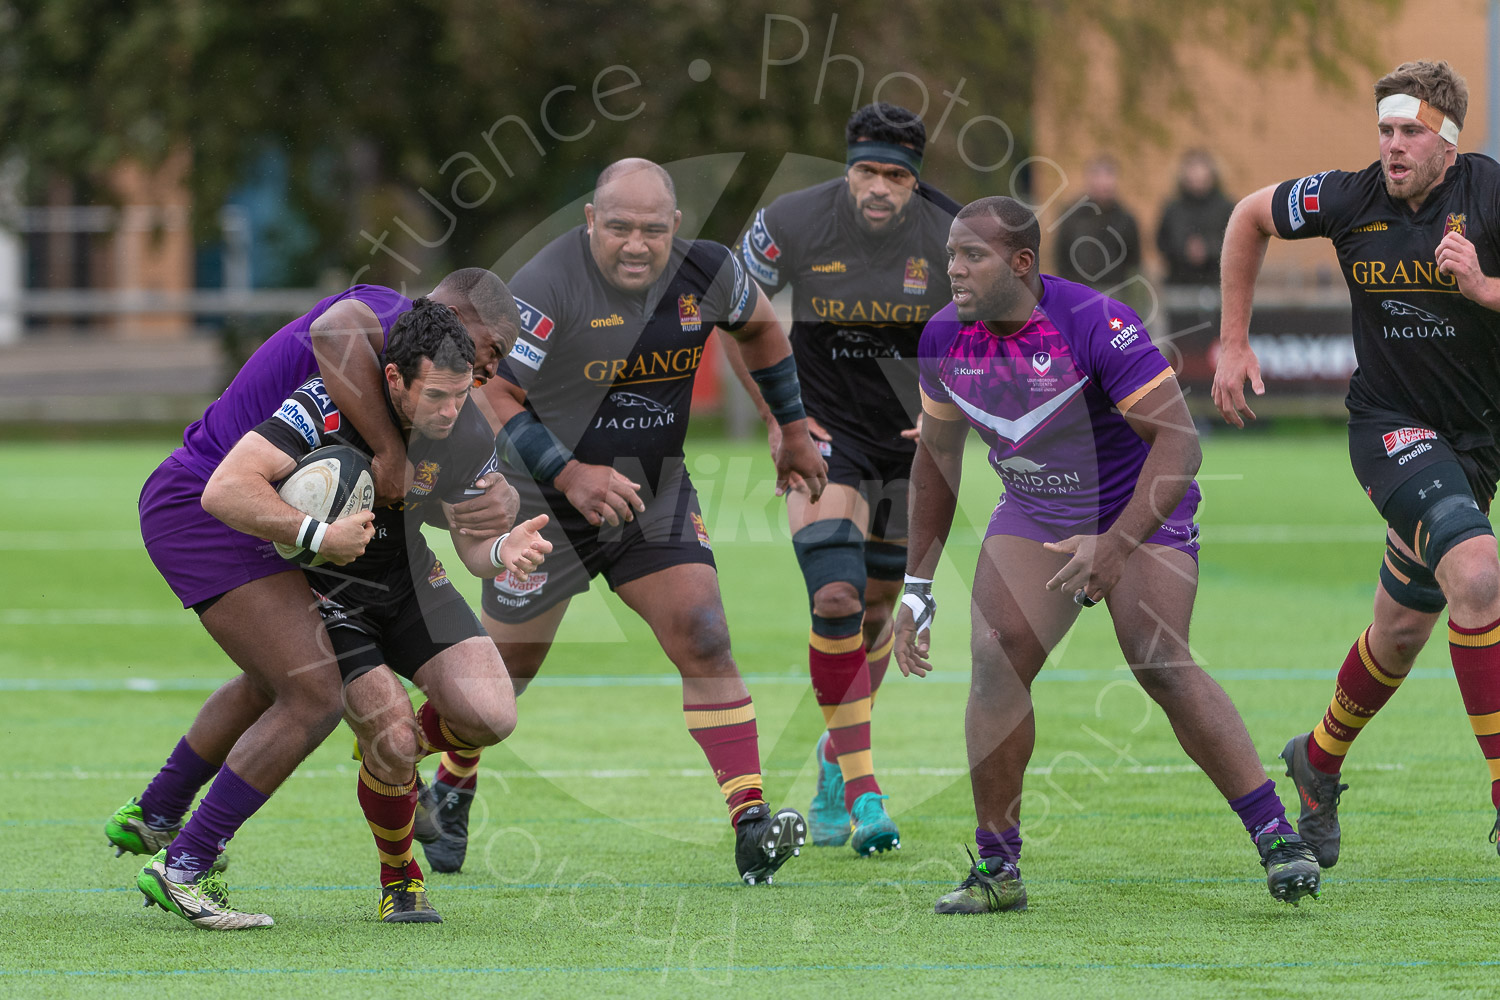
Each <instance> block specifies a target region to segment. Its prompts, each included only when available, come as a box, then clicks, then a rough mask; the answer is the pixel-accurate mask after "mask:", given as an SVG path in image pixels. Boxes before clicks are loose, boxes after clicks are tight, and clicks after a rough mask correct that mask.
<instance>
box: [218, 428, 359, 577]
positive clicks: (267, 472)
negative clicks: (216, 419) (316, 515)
mask: <svg viewBox="0 0 1500 1000" xmlns="http://www.w3.org/2000/svg"><path fill="white" fill-rule="evenodd" d="M296 465H297V463H296V462H295V461H293V459H292V458H291V456H290V455H288V454H287V453H286V452H284V451H282V450H281V449H280V448H277V447H276V446H275V445H273V444H272V443H271V442H270V441H268V440H266V439H265V438H264V437H262V436H261V435H260V434H258V433H257V432H255V431H250V432H249V433H247V434H246V435H245V436H244V437H242V438H240V440H239V441H238V443H236V444H235V446H234V447H233V448H231V449H230V450H229V454H227V455H225V456H224V460H223V461H222V462H220V463H219V467H218V468H217V469H215V470H214V474H213V475H212V476H211V477H210V478H209V480H208V485H207V486H205V487H204V488H203V509H204V510H206V511H208V513H210V514H212V515H213V516H214V517H216V518H218V519H219V520H220V521H223V522H224V523H225V524H227V525H229V526H230V527H231V528H233V529H234V530H236V531H241V532H244V533H245V534H247V535H254V536H255V537H256V538H264V539H265V540H266V541H269V542H282V543H284V544H286V545H298V544H299V540H298V537H297V536H298V533H299V531H300V530H301V528H302V522H303V520H304V519H305V518H306V517H307V515H305V514H303V513H302V512H301V511H300V510H297V509H296V508H295V507H293V506H291V505H290V504H288V503H287V502H286V501H284V500H282V499H281V497H279V496H277V494H276V487H275V486H273V485H272V484H273V483H275V482H278V481H280V480H282V479H285V478H286V476H287V474H288V473H290V472H291V471H292V469H293V468H295V467H296ZM374 520H375V515H374V514H373V513H371V512H370V511H360V512H359V513H357V514H350V515H349V516H348V517H345V518H340V519H339V520H337V521H334V522H333V523H331V524H329V525H328V530H327V532H325V533H324V536H323V540H322V542H321V544H319V545H318V547H317V551H318V553H319V554H320V555H322V556H324V557H325V558H327V559H328V561H329V562H332V563H335V564H337V565H340V566H342V565H344V564H346V563H350V562H353V561H354V560H355V559H358V558H359V557H360V556H361V555H363V554H364V551H365V546H366V545H367V544H369V541H370V537H371V536H372V535H373V534H374V533H375V528H374V526H373V524H372V522H373V521H374Z"/></svg>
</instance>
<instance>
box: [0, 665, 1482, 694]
mask: <svg viewBox="0 0 1500 1000" xmlns="http://www.w3.org/2000/svg"><path fill="white" fill-rule="evenodd" d="M1205 669H1206V670H1207V671H1208V673H1209V674H1210V675H1211V676H1213V677H1214V678H1215V679H1216V680H1221V681H1225V680H1227V681H1326V680H1328V679H1329V678H1330V677H1331V676H1332V673H1333V672H1332V671H1330V670H1315V669H1310V668H1301V667H1286V668H1274V667H1273V668H1242V667H1237V668H1234V669H1226V670H1215V669H1213V667H1212V666H1207V667H1205ZM1125 676H1126V672H1125V671H1124V670H1077V669H1068V668H1055V669H1053V668H1047V669H1044V670H1043V671H1042V672H1041V673H1040V674H1038V675H1037V679H1036V681H1035V683H1038V684H1087V683H1090V682H1097V681H1104V680H1115V679H1119V678H1123V677H1125ZM1407 676H1408V679H1409V680H1435V679H1438V678H1448V677H1452V676H1453V671H1452V670H1451V669H1449V668H1447V667H1415V668H1413V669H1412V671H1411V673H1410V674H1408V675H1407ZM744 679H745V682H746V683H747V684H752V685H757V686H761V685H790V686H793V687H805V686H806V685H807V683H808V679H807V676H806V675H805V674H804V675H793V674H745V675H744ZM226 680H228V677H220V678H216V679H203V678H195V677H184V678H168V679H162V680H158V679H154V678H149V677H131V678H122V679H119V680H116V679H113V678H111V679H103V680H101V679H94V678H84V677H78V678H58V679H52V678H34V677H3V678H0V691H4V692H70V691H80V692H102V693H113V692H118V691H136V692H142V693H150V692H155V691H215V690H218V688H219V687H220V686H221V685H222V684H223V683H224V682H225V681H226ZM531 683H532V685H533V686H539V687H563V688H609V687H674V688H675V687H678V686H680V685H681V684H682V678H680V677H678V676H676V675H675V674H671V675H668V674H661V675H650V676H645V677H630V676H625V677H538V678H537V679H536V680H534V681H532V682H531ZM922 683H924V684H967V683H969V673H968V671H967V670H958V669H954V670H949V671H935V672H933V673H930V674H928V675H927V676H926V677H924V678H923V679H922Z"/></svg>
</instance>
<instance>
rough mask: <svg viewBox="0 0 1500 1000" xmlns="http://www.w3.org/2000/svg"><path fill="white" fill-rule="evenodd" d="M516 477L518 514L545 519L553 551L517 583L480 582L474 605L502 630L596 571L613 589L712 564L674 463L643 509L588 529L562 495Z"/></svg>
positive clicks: (585, 583)
mask: <svg viewBox="0 0 1500 1000" xmlns="http://www.w3.org/2000/svg"><path fill="white" fill-rule="evenodd" d="M518 479H519V477H518ZM518 479H511V480H510V481H511V483H512V484H513V485H514V486H515V487H516V490H517V492H519V493H520V494H521V512H520V515H519V516H520V517H521V518H528V517H535V516H536V515H537V513H538V512H545V513H547V514H549V515H550V519H549V520H548V522H547V526H546V527H545V528H543V529H542V536H543V537H544V538H546V539H547V540H548V541H549V542H551V543H552V551H551V552H550V553H548V555H547V560H546V562H544V563H543V564H542V567H541V569H539V570H538V571H537V572H535V573H532V574H530V575H528V576H527V578H526V579H525V580H524V581H520V580H517V579H515V577H513V576H512V575H511V574H510V573H502V574H501V575H500V576H497V577H496V578H495V579H494V580H491V581H489V582H487V583H486V584H485V587H484V593H483V596H482V598H481V601H480V603H481V606H482V607H483V608H484V613H485V614H487V615H489V616H490V617H491V618H494V619H495V620H496V621H500V622H504V623H505V624H507V625H515V624H519V623H521V622H524V621H530V620H531V619H532V618H535V617H536V616H537V615H539V614H541V613H542V612H543V611H546V610H547V609H549V608H551V607H553V606H554V605H556V604H557V603H558V602H560V601H565V600H567V599H569V598H571V597H576V596H577V595H579V594H581V593H583V592H584V591H586V590H588V589H589V581H590V580H592V579H593V578H594V577H596V576H598V575H599V574H601V573H602V574H604V580H605V582H606V583H608V584H609V587H610V589H611V590H614V589H616V588H618V587H620V586H621V585H622V584H626V583H629V582H630V581H632V580H637V579H640V578H641V577H643V576H647V575H649V574H651V573H656V572H659V571H661V570H664V569H668V568H670V567H672V566H683V565H687V564H691V563H699V564H702V565H706V566H714V565H715V564H714V553H713V546H712V543H710V541H709V538H708V528H707V527H706V526H705V525H704V523H703V511H702V509H701V508H700V507H699V506H698V493H697V491H696V490H694V489H693V483H692V480H691V479H689V477H688V474H687V470H686V469H684V468H683V467H682V460H681V459H675V460H669V464H668V465H666V466H664V467H663V470H662V474H661V477H660V486H659V487H658V489H657V491H656V493H655V495H654V496H651V497H645V498H643V499H645V500H646V510H645V512H644V513H641V514H637V515H636V517H635V520H633V521H628V522H626V523H624V524H620V525H615V526H610V525H608V524H601V525H599V526H598V527H595V526H594V525H592V524H589V522H588V520H587V519H586V518H585V517H584V516H583V515H582V514H580V513H579V512H578V510H577V509H576V508H575V507H574V506H573V505H572V504H570V503H568V498H567V497H566V496H564V495H563V494H561V493H559V492H558V491H556V490H554V489H551V488H550V487H548V488H546V489H540V488H538V486H537V484H536V483H535V482H532V481H530V480H524V479H522V480H520V481H518Z"/></svg>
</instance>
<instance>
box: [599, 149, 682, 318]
mask: <svg viewBox="0 0 1500 1000" xmlns="http://www.w3.org/2000/svg"><path fill="white" fill-rule="evenodd" d="M583 217H584V219H585V220H586V222H587V223H588V236H589V250H590V251H591V252H592V253H593V255H594V263H595V264H597V265H599V273H600V274H601V275H603V277H604V280H605V281H608V282H609V283H610V284H611V285H614V286H615V287H616V288H618V289H620V290H621V291H626V292H644V291H645V290H646V289H648V288H650V287H651V285H652V284H654V283H655V282H656V280H657V279H658V278H660V277H661V275H662V272H664V271H665V270H666V269H667V265H668V263H669V262H670V260H671V255H672V237H674V236H676V235H677V227H678V226H680V225H681V224H682V213H681V212H679V211H677V191H676V189H675V188H674V187H673V185H672V177H671V175H670V174H668V173H667V172H666V171H665V170H663V169H662V168H661V167H660V166H658V165H656V164H655V163H652V162H651V161H650V160H642V159H635V158H632V159H628V160H619V161H617V162H615V163H611V164H610V165H609V166H607V167H605V168H604V172H603V173H601V174H600V175H599V182H598V185H597V186H596V187H595V188H594V200H593V202H591V203H590V204H588V205H585V206H583Z"/></svg>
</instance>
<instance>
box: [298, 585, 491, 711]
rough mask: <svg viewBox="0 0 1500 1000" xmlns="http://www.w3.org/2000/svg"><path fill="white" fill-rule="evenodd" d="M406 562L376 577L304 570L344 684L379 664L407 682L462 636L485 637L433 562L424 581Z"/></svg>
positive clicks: (457, 594) (454, 644) (467, 606)
mask: <svg viewBox="0 0 1500 1000" xmlns="http://www.w3.org/2000/svg"><path fill="white" fill-rule="evenodd" d="M408 567H409V564H408V563H407V562H406V561H405V560H402V561H401V564H400V566H399V567H398V568H397V569H396V570H393V571H392V572H391V573H390V574H388V575H387V576H386V577H384V578H382V579H381V580H380V581H363V580H353V579H352V578H349V577H339V576H337V575H336V574H337V568H336V567H334V568H333V572H326V571H321V570H304V571H303V572H304V573H305V574H306V576H307V579H308V582H309V583H311V584H312V586H313V589H314V590H315V591H316V592H317V594H318V598H319V600H318V612H319V613H320V614H321V615H322V616H323V626H324V628H326V629H327V630H328V638H329V640H330V642H331V643H332V645H333V653H334V655H335V656H336V657H338V664H339V673H340V674H341V675H342V676H343V678H344V683H345V684H348V683H349V682H350V681H352V680H354V679H355V678H357V677H361V676H363V675H364V674H366V673H369V672H370V671H371V670H374V669H375V668H376V667H378V666H380V665H381V664H385V665H387V666H389V667H390V668H391V669H392V670H394V671H395V672H396V673H398V674H400V675H401V676H402V677H405V678H406V679H407V680H413V679H414V677H415V675H416V673H417V671H418V670H420V669H421V668H422V667H423V666H424V665H425V664H426V663H427V661H429V660H431V659H432V658H433V657H434V656H436V655H438V654H439V653H441V652H443V651H444V650H445V649H448V648H449V647H451V646H456V645H458V644H459V643H460V642H463V641H464V640H466V639H472V638H475V637H476V636H483V635H485V631H484V627H483V626H482V625H480V624H479V619H478V618H477V617H476V616H475V614H474V612H473V610H472V609H470V607H469V604H468V602H467V601H465V600H464V597H463V594H461V593H459V591H458V588H457V587H455V586H453V583H452V581H450V580H449V579H448V574H447V571H446V570H444V569H443V564H442V563H440V562H438V561H436V560H433V563H432V566H431V568H430V569H429V570H428V572H427V575H426V579H425V580H423V581H422V582H420V583H417V582H415V581H414V580H413V579H412V574H411V572H410V570H409V568H408Z"/></svg>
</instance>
